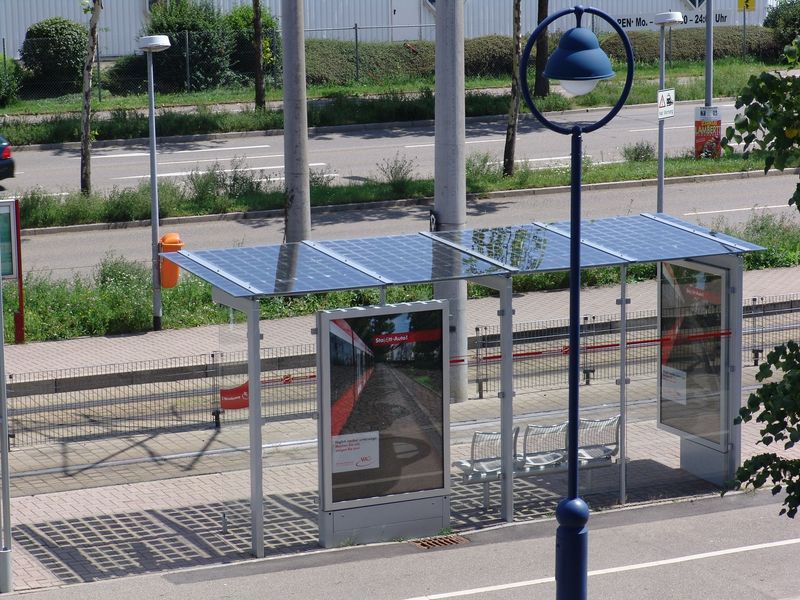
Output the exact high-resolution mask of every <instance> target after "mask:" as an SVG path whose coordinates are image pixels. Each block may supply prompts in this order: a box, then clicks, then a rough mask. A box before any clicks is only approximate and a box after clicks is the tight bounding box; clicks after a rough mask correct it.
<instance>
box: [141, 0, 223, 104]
mask: <svg viewBox="0 0 800 600" xmlns="http://www.w3.org/2000/svg"><path fill="white" fill-rule="evenodd" d="M146 33H147V34H148V35H168V36H169V38H170V43H171V44H172V47H171V48H170V49H169V50H166V51H164V52H159V53H157V54H154V55H153V62H154V68H155V69H156V72H157V74H158V75H157V76H156V78H155V79H156V86H157V88H158V89H159V90H161V91H176V90H183V89H185V88H186V87H187V84H188V87H189V88H190V89H192V90H205V89H209V88H214V87H218V86H222V85H228V84H230V83H232V82H234V81H235V79H236V78H235V74H234V73H233V71H232V70H231V68H230V64H231V52H232V49H233V42H232V39H231V35H230V32H229V31H228V29H227V28H226V26H225V23H224V21H223V18H222V13H220V11H219V10H218V9H217V8H216V7H215V6H214V4H213V3H212V2H211V0H158V1H157V2H156V3H155V4H153V6H152V7H151V9H150V23H149V24H148V25H147V28H146ZM187 60H188V62H189V68H188V69H187V64H186V62H187ZM187 70H188V73H189V75H188V78H189V81H188V82H187Z"/></svg>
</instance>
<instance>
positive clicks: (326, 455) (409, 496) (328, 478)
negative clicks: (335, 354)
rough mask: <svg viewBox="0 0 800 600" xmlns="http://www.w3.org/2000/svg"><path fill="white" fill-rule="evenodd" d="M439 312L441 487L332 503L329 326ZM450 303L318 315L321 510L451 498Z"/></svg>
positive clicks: (329, 312)
mask: <svg viewBox="0 0 800 600" xmlns="http://www.w3.org/2000/svg"><path fill="white" fill-rule="evenodd" d="M424 311H439V312H441V319H442V348H441V360H442V475H443V476H442V486H441V487H437V488H431V489H427V490H421V491H414V492H402V493H397V494H387V495H385V496H370V497H367V498H358V499H352V500H340V501H334V500H333V478H332V476H333V456H332V437H333V436H332V434H331V385H330V360H331V356H330V339H329V336H330V323H331V321H334V320H337V319H351V318H363V317H373V316H383V315H388V314H400V313H413V312H424ZM448 323H449V303H448V301H447V300H426V301H420V302H403V303H397V304H386V305H382V306H364V307H356V308H347V309H336V310H328V311H320V312H318V313H317V328H316V335H317V361H318V362H317V408H318V411H319V421H318V440H319V457H320V468H319V478H320V481H319V491H320V508H321V510H322V511H325V512H332V511H338V510H344V509H351V508H361V507H368V506H375V505H384V504H392V503H397V502H404V501H409V500H420V499H426V498H437V497H442V496H449V494H450V410H449V408H450V407H449V400H450V343H449V338H450V336H449V329H448V327H449V325H448Z"/></svg>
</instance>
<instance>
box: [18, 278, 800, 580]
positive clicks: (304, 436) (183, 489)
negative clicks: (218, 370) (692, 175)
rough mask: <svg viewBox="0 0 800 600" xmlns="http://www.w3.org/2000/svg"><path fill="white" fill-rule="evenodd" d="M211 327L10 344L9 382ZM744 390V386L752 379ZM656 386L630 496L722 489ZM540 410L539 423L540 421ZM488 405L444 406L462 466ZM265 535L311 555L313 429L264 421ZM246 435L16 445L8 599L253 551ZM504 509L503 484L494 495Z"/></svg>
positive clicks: (540, 395) (612, 393)
mask: <svg viewBox="0 0 800 600" xmlns="http://www.w3.org/2000/svg"><path fill="white" fill-rule="evenodd" d="M798 290H800V269H781V270H767V271H757V272H749V273H746V274H745V287H744V293H745V297H746V298H749V297H753V296H771V295H778V294H785V293H792V292H795V291H798ZM655 294H656V285H655V283H654V282H645V283H641V284H635V285H630V286H629V287H628V295H629V297H630V298H631V299H632V303H631V306H630V310H631V311H636V310H648V309H652V308H654V307H655V302H656V298H655ZM618 296H619V290H618V288H616V287H609V288H596V289H590V290H586V291H585V292H584V293H583V295H582V299H583V305H582V307H583V311H582V312H583V313H584V314H616V313H617V311H618V310H619V309H618V307H617V306H616V303H615V301H616V299H617V298H618ZM567 298H568V293H567V292H566V291H564V292H548V293H535V294H526V295H523V296H520V297H518V298H515V306H516V316H515V320H516V321H518V322H519V321H533V320H548V319H555V318H566V316H567V315H566V313H567V310H568V302H567ZM497 308H498V306H497V301H496V300H495V299H485V300H476V301H470V302H469V303H468V323H469V327H470V328H472V327H474V326H476V325H484V324H488V325H493V324H496V323H497V321H498V317H497V314H496V311H497ZM311 324H312V321H311V318H306V317H302V318H296V319H283V320H280V321H268V322H263V323H262V332H263V333H264V334H265V337H264V340H265V344H266V345H268V346H274V347H280V346H286V345H293V344H298V343H305V342H309V343H310V342H312V341H313V339H312V337H311V333H310V328H311ZM219 344H220V328H218V327H201V328H196V329H193V330H184V331H162V332H154V333H146V334H141V335H135V336H118V337H108V338H99V339H98V338H92V339H81V340H69V341H64V342H48V343H32V344H26V345H22V346H8V347H7V348H6V365H7V367H6V368H7V371H8V373H9V374H13V373H22V372H30V371H39V370H58V369H66V368H73V367H91V366H97V365H102V364H106V363H108V362H109V357H113V360H114V361H116V362H135V361H145V360H149V359H152V358H164V357H172V356H183V355H187V354H197V353H203V352H211V351H214V350H216V349H218V347H219ZM745 379H746V380H745V384H748V383H750V384H752V383H753V379H752V371H748V373H747V374H746V378H745ZM654 396H655V382H654V380H652V379H648V378H637V379H634V381H633V382H632V384H631V386H630V387H629V389H628V405H629V407H630V408H629V427H628V433H627V439H628V455H629V458H630V463H629V464H628V468H627V473H628V502H629V503H631V504H634V505H635V504H636V503H639V502H651V501H654V500H661V499H670V498H677V497H683V496H692V495H697V494H708V493H716V492H718V490H717V488H715V487H714V486H712V485H710V484H708V483H706V482H703V481H701V480H698V479H696V478H694V477H692V476H691V475H689V474H688V473H686V472H685V471H682V470H681V469H680V464H679V441H678V438H677V437H676V436H674V435H671V434H668V433H665V432H663V431H660V430H658V429H657V428H656V426H655V402H654V400H653V398H654ZM618 404H619V389H618V387H617V386H615V385H612V384H603V383H596V384H593V385H592V386H591V388H590V389H589V388H587V387H586V386H584V387H583V391H582V410H583V411H584V414H588V415H592V416H597V417H600V416H604V415H607V414H612V413H615V412H617V411H618ZM565 407H566V390H541V391H537V392H532V393H524V394H519V395H518V396H517V397H516V398H515V418H516V419H517V420H518V421H519V422H520V423H524V422H534V421H537V420H538V421H542V420H543V419H546V420H550V421H552V420H561V419H565V418H566V416H565ZM543 413H547V414H546V417H545V416H542V414H543ZM498 420H499V400H498V399H497V398H484V399H472V400H469V401H467V402H463V403H459V404H454V405H451V425H452V427H451V429H452V431H451V458H452V459H453V460H455V459H458V458H461V457H464V456H466V455H467V453H468V451H469V440H470V437H471V434H472V431H474V430H475V429H476V428H486V427H493V428H494V427H497V423H498ZM262 433H263V439H264V443H265V447H264V450H263V455H264V465H265V466H264V473H263V475H264V492H265V517H266V525H265V541H266V546H267V552H268V553H269V554H282V553H292V552H299V551H304V550H308V549H312V548H316V547H317V543H316V542H317V537H316V536H317V528H316V510H317V462H316V461H317V455H316V422H315V421H313V420H311V419H297V420H292V421H281V422H269V423H266V424H265V425H264V427H263V432H262ZM247 436H248V432H247V428H246V427H244V426H225V427H223V428H222V430H220V431H216V430H214V429H213V428H211V427H209V428H208V429H203V430H197V431H187V432H180V433H165V434H158V435H150V436H129V437H124V438H113V439H107V440H97V441H84V442H80V443H78V442H71V443H64V444H60V445H59V444H53V445H51V446H47V447H38V448H15V449H14V451H13V452H12V453H11V467H12V495H13V499H12V506H11V515H12V524H13V533H14V540H15V542H14V546H13V550H14V552H13V569H14V570H13V572H14V586H15V589H16V590H26V589H35V588H41V587H49V586H55V585H63V584H66V583H81V582H88V581H95V580H98V579H104V578H110V577H119V576H124V575H128V574H134V573H144V572H153V571H163V570H168V569H176V568H182V567H189V566H197V565H204V564H214V563H221V562H230V561H233V560H244V559H247V558H248V556H249V548H250V540H249V503H248V498H249V473H248V470H247V466H248V455H247V452H246V451H245V449H246V447H247V443H248V438H247ZM743 438H744V443H743V446H744V454H745V456H747V455H750V454H752V453H754V452H756V451H757V447H756V445H755V440H756V439H757V427H755V426H754V425H752V424H748V425H746V426H744V427H743ZM618 485H619V483H618V474H617V470H615V469H600V470H598V472H597V473H595V474H594V476H593V478H592V481H591V485H590V487H586V488H584V489H583V490H582V493H583V494H584V496H585V498H586V499H587V501H588V502H589V504H590V506H591V507H592V509H593V510H604V509H609V508H612V507H615V506H617V505H618V502H619V498H618ZM565 490H566V482H565V479H564V476H563V475H561V474H555V475H550V476H547V477H542V478H539V479H530V480H529V479H525V480H518V481H516V482H515V501H516V518H517V519H531V518H541V517H542V516H546V515H550V514H552V512H553V511H554V509H555V505H556V503H557V501H558V500H559V499H560V498H561V497H562V496H563V494H564V492H565ZM493 500H494V502H495V504H496V503H499V490H497V489H495V490H494V491H493ZM451 505H452V516H453V527H454V529H455V530H457V531H461V532H468V531H470V530H471V529H475V528H481V527H487V526H491V525H495V524H499V523H500V516H499V514H498V511H497V509H496V506H493V508H492V510H489V511H488V512H486V511H484V510H483V509H482V494H481V488H480V486H469V487H467V486H464V485H462V484H461V483H459V481H458V480H456V479H453V480H452V495H451Z"/></svg>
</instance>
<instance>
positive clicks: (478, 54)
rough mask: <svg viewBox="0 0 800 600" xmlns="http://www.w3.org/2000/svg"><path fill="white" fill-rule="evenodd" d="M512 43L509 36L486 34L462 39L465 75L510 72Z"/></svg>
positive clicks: (492, 74) (512, 51) (495, 74)
mask: <svg viewBox="0 0 800 600" xmlns="http://www.w3.org/2000/svg"><path fill="white" fill-rule="evenodd" d="M513 60H514V44H513V42H512V40H511V37H510V36H503V35H487V36H484V37H479V38H471V39H467V40H464V73H465V75H466V76H467V77H473V76H482V75H487V76H498V75H501V76H502V75H508V74H509V73H511V65H512V61H513Z"/></svg>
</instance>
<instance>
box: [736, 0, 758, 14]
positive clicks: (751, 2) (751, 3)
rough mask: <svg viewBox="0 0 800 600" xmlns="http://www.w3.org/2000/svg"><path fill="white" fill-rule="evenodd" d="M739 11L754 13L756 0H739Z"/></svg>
mask: <svg viewBox="0 0 800 600" xmlns="http://www.w3.org/2000/svg"><path fill="white" fill-rule="evenodd" d="M739 10H742V11H745V10H746V11H748V12H754V11H755V10H756V0H739Z"/></svg>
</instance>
